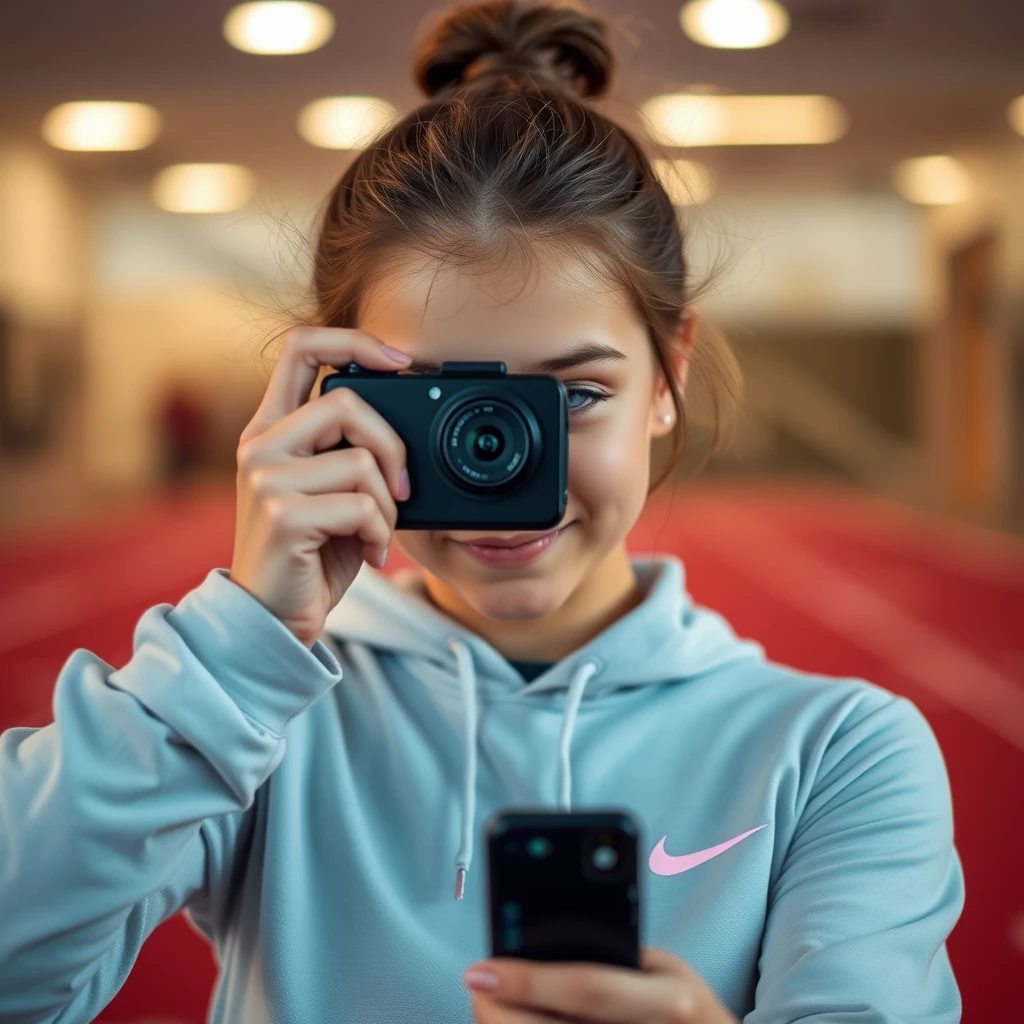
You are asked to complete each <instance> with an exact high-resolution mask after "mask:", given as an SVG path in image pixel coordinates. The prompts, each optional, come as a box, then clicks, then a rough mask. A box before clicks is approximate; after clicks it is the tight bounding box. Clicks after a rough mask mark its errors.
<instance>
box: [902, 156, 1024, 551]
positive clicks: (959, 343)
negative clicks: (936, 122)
mask: <svg viewBox="0 0 1024 1024" xmlns="http://www.w3.org/2000/svg"><path fill="white" fill-rule="evenodd" d="M957 156H958V158H959V159H960V160H961V161H962V163H963V164H964V165H965V166H966V168H967V171H968V173H969V175H970V178H971V185H972V193H973V194H972V196H971V198H970V199H969V200H968V201H967V202H964V203H962V204H958V205H955V206H944V207H935V208H933V209H930V210H929V211H928V215H927V217H926V218H925V235H924V238H925V243H926V244H925V253H926V262H925V270H926V278H925V293H924V302H925V305H924V313H925V320H926V331H927V339H928V344H927V346H926V348H925V350H924V353H923V355H924V359H923V363H922V381H923V387H924V391H925V394H926V405H925V411H924V422H925V429H926V436H927V457H928V469H929V478H930V483H931V490H932V493H933V494H934V497H935V501H936V503H937V504H938V505H939V507H942V508H945V509H947V510H948V511H951V512H955V513H957V514H959V515H962V516H965V517H968V518H970V519H974V520H976V521H979V522H982V523H986V524H989V525H992V526H1004V527H1010V528H1012V529H1015V530H1017V531H1021V532H1024V201H1022V200H1024V145H1022V144H1021V142H1020V141H1019V140H1018V141H1010V142H1008V143H1007V144H1006V145H1003V146H990V147H986V148H977V149H966V150H964V151H961V152H958V153H957ZM986 240H987V242H988V245H987V246H985V245H984V243H985V242H986ZM972 245H975V246H977V247H978V251H977V258H976V259H974V260H973V263H974V264H976V265H977V267H978V269H977V276H978V277H980V278H981V279H980V280H977V281H975V282H973V283H972V284H970V285H969V286H968V287H969V295H972V296H974V300H975V301H974V308H973V309H968V311H967V315H968V320H969V322H968V323H967V324H966V325H965V324H964V323H963V322H962V320H963V311H961V310H959V309H958V308H957V305H956V304H955V302H954V294H953V292H954V289H955V288H956V287H957V282H958V281H959V280H960V277H961V276H962V275H963V273H964V272H966V273H967V274H970V273H971V265H970V264H968V266H967V268H966V271H964V272H961V271H954V270H953V265H952V264H953V261H954V259H955V257H956V254H957V253H958V252H964V251H965V250H968V249H969V247H971V246H972ZM985 248H987V249H988V250H990V252H989V255H988V256H987V257H986V254H985V252H984V249H985ZM968 257H969V258H970V254H969V253H968ZM985 262H988V263H990V266H989V267H988V268H987V269H986V268H985V266H984V263H985Z"/></svg>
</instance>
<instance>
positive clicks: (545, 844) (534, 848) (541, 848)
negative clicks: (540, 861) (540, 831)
mask: <svg viewBox="0 0 1024 1024" xmlns="http://www.w3.org/2000/svg"><path fill="white" fill-rule="evenodd" d="M526 852H527V853H528V854H529V855H530V856H531V857H546V856H547V855H548V854H549V853H550V852H551V840H550V839H546V838H545V837H544V836H534V837H533V838H532V839H531V840H529V842H527V844H526Z"/></svg>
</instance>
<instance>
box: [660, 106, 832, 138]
mask: <svg viewBox="0 0 1024 1024" xmlns="http://www.w3.org/2000/svg"><path fill="white" fill-rule="evenodd" d="M642 109H643V114H644V117H645V118H646V120H647V126H646V127H647V131H648V133H649V134H650V135H651V136H652V138H654V139H656V140H657V141H658V142H660V143H661V144H662V145H667V146H789V145H816V144H822V143H826V142H834V141H835V140H836V139H838V138H840V137H841V136H842V135H843V134H844V133H845V132H846V128H847V116H846V111H845V110H844V109H843V108H842V106H841V105H840V104H839V103H837V102H836V101H835V100H833V99H831V98H830V97H828V96H711V95H695V94H692V93H669V94H667V95H664V96H655V97H653V98H652V99H649V100H648V101H647V102H646V103H645V104H644V105H643V108H642Z"/></svg>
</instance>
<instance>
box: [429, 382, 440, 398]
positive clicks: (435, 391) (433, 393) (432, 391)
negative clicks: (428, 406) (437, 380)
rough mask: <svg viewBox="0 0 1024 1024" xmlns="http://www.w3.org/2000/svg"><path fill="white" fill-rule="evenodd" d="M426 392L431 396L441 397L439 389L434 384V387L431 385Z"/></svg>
mask: <svg viewBox="0 0 1024 1024" xmlns="http://www.w3.org/2000/svg"><path fill="white" fill-rule="evenodd" d="M427 394H428V395H430V397H431V398H440V397H441V389H440V388H439V387H438V386H437V385H436V384H435V385H434V387H432V388H431V389H430V390H429V391H428V392H427Z"/></svg>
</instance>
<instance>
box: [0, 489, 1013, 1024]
mask: <svg viewBox="0 0 1024 1024" xmlns="http://www.w3.org/2000/svg"><path fill="white" fill-rule="evenodd" d="M233 520H234V498H233V493H232V491H231V490H230V488H229V487H223V488H221V487H204V488H202V489H198V490H195V491H192V492H185V493H180V494H177V495H175V496H171V497H164V498H151V499H144V500H140V501H136V502H132V503H129V504H125V505H121V506H118V508H117V509H116V510H110V511H105V512H104V513H103V514H102V515H97V516H94V517H93V518H90V519H89V520H86V521H76V522H74V523H73V524H71V525H70V526H69V527H68V528H67V529H61V528H58V527H55V526H48V527H46V528H39V529H34V530H22V531H20V532H19V533H18V534H17V535H16V536H9V537H7V538H5V539H3V540H2V541H0V730H2V729H6V728H8V727H10V726H12V725H30V726H41V725H45V724H46V723H48V722H50V721H51V720H52V712H51V708H50V700H51V695H52V691H53V684H54V680H55V679H56V677H57V674H58V673H59V671H60V669H61V666H62V665H63V664H64V662H65V661H66V660H67V658H68V656H69V655H70V654H71V653H72V652H73V651H74V650H75V649H76V648H79V647H85V648H88V649H89V650H91V651H94V652H95V653H96V654H98V655H99V656H100V657H102V658H103V659H104V660H106V661H107V662H108V663H110V664H112V665H123V664H124V663H125V662H126V661H127V660H128V659H129V658H130V656H131V644H132V633H133V629H134V626H135V623H136V622H137V620H138V618H139V616H140V615H141V614H142V613H143V612H144V611H145V610H146V609H147V608H148V607H150V606H151V605H153V604H156V603H158V602H165V601H166V602H175V601H177V600H178V599H180V597H181V596H182V595H183V594H184V593H185V592H186V591H187V590H188V589H189V588H191V587H193V586H195V585H196V584H198V583H199V582H200V581H201V580H202V579H203V578H204V577H205V575H206V573H207V572H208V571H209V569H210V568H212V567H214V566H228V565H229V564H230V558H231V542H232V535H233V527H234V522H233ZM630 546H631V548H633V549H634V550H638V551H641V550H648V551H649V550H657V551H661V552H667V551H670V552H673V553H676V554H678V555H679V556H680V557H681V558H682V559H683V561H684V563H685V565H686V572H687V586H688V589H689V590H690V592H691V594H693V596H694V598H695V600H696V601H697V602H698V603H700V604H704V605H707V606H709V607H712V608H715V609H716V610H718V611H719V612H721V613H722V614H723V615H724V616H725V617H726V618H727V619H728V620H729V621H730V622H731V623H732V625H733V627H734V628H735V629H736V631H737V633H739V634H740V635H741V636H746V637H751V638H754V639H756V640H758V641H760V642H761V643H762V644H763V645H764V647H765V649H766V651H767V653H768V656H769V657H770V658H771V659H772V660H774V661H778V662H782V663H784V664H789V665H792V666H794V667H796V668H800V669H804V670H807V671H813V672H824V673H828V674H832V675H837V676H859V677H861V678H864V679H869V680H871V681H872V682H875V683H877V684H879V685H880V686H884V687H886V688H887V689H889V690H892V691H893V692H894V693H898V694H901V695H903V696H906V697H909V698H910V699H911V700H913V701H914V702H915V703H916V704H917V706H918V707H919V708H920V709H921V711H922V712H923V713H924V714H925V716H926V717H927V718H928V720H929V722H930V723H931V726H932V728H933V729H934V731H935V734H936V736H937V737H938V740H939V743H940V745H941V747H942V750H943V754H944V756H945V759H946V763H947V766H948V769H949V775H950V780H951V784H952V789H953V806H954V815H955V837H956V843H957V848H958V850H959V852H960V856H961V858H962V860H963V864H964V871H965V875H966V888H967V900H966V906H965V909H964V913H963V916H962V917H961V919H960V921H959V923H958V924H957V927H956V929H955V930H954V932H953V934H952V936H951V937H950V940H949V950H950V956H951V958H952V961H953V966H954V970H955V972H956V975H957V979H958V982H959V984H960V988H961V991H962V994H963V1000H964V1017H963V1019H964V1021H965V1022H967V1024H973V1022H983V1021H984V1022H988V1021H996V1020H998V1021H1011V1020H1021V1019H1024V1013H1022V1011H1021V1009H1020V1007H1019V1003H1020V1001H1021V996H1020V985H1019V983H1018V981H1017V979H1018V978H1019V977H1020V975H1021V972H1022V971H1024V870H1022V867H1024V859H1022V857H1021V853H1020V851H1021V849H1022V846H1024V826H1022V824H1021V821H1020V817H1019V814H1020V811H1021V809H1022V808H1024V544H1021V543H1020V542H1016V541H1012V540H1009V539H1006V538H1002V537H999V536H997V535H994V534H990V533H987V532H986V531H981V530H978V529H975V528H972V527H966V526H962V525H957V524H952V523H947V522H943V521H940V520H938V519H934V518H931V517H929V516H926V515H924V514H922V513H917V512H912V511H908V510H905V509H902V508H900V507H898V506H895V505H891V504H888V503H885V502H882V501H878V500H876V499H872V498H869V497H866V496H864V495H862V494H859V493H854V492H849V491H845V490H834V489H821V488H811V487H807V486H800V487H794V486H780V485H777V484H776V485H763V484H762V485H730V486H728V487H725V486H718V485H716V486H708V485H699V486H695V485H688V486H679V487H677V488H676V490H675V492H674V494H673V495H672V496H666V497H664V498H661V499H658V500H652V502H650V503H649V505H648V509H647V511H646V512H645V514H644V517H643V519H642V520H641V522H640V523H639V524H638V526H637V528H636V529H635V530H634V532H633V534H632V535H631V537H630ZM401 564H403V563H402V560H401V558H400V557H399V558H396V559H394V561H393V565H391V566H390V567H391V568H397V567H398V566H400V565H401ZM1014 808H1016V809H1017V811H1016V812H1014ZM215 973H216V965H215V963H214V960H213V957H212V955H211V953H210V950H209V949H208V948H207V946H206V944H205V943H204V942H203V941H202V940H201V939H200V937H199V936H198V935H197V934H196V933H195V932H193V931H192V929H191V928H190V927H189V926H188V925H187V923H186V922H185V920H184V918H183V917H181V916H180V915H179V916H177V917H175V918H173V919H172V920H170V921H168V922H166V923H165V924H163V925H161V926H160V927H159V928H157V930H156V931H155V932H154V934H153V935H152V936H151V937H150V939H149V940H148V942H147V943H146V945H145V947H144V948H143V951H142V953H141V954H140V956H139V959H138V962H137V964H136V966H135V969H134V971H133V972H132V975H131V977H130V978H129V979H128V981H127V982H126V984H125V986H124V988H123V989H122V990H121V992H120V993H119V994H118V995H117V997H116V998H115V999H114V1001H113V1002H112V1003H111V1005H110V1006H109V1007H108V1008H107V1009H106V1010H105V1011H104V1012H103V1014H101V1016H100V1017H99V1018H98V1019H99V1020H100V1021H102V1022H128V1021H131V1022H135V1024H141V1022H142V1021H150V1022H155V1020H156V1019H157V1018H159V1020H160V1021H161V1024H171V1022H175V1021H179V1022H197V1024H200V1022H202V1021H203V1020H204V1019H205V1011H206V1004H207V1000H208V997H209V993H210V989H211V986H212V984H213V981H214V977H215Z"/></svg>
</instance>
